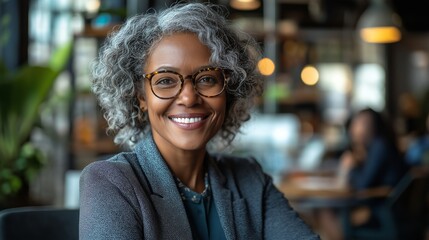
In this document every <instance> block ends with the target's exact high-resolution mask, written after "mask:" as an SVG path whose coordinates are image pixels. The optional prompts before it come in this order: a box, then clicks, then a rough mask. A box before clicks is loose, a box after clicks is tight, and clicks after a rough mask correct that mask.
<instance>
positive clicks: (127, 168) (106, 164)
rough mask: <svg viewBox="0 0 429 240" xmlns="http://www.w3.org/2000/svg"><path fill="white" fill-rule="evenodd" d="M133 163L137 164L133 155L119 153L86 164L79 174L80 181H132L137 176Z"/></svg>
mask: <svg viewBox="0 0 429 240" xmlns="http://www.w3.org/2000/svg"><path fill="white" fill-rule="evenodd" d="M133 162H137V159H136V156H135V154H134V153H119V154H117V155H115V156H113V157H111V158H108V159H105V160H98V161H95V162H92V163H90V164H88V165H87V166H86V167H85V168H83V170H82V172H81V177H80V178H81V180H82V179H86V180H91V179H100V178H106V179H110V181H113V182H114V181H115V179H116V180H119V179H124V178H126V179H128V180H132V176H135V175H137V174H136V171H137V170H138V169H136V167H135V166H134V165H135V164H133Z"/></svg>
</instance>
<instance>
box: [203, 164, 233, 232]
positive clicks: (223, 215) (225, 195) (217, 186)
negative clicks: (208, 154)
mask: <svg viewBox="0 0 429 240" xmlns="http://www.w3.org/2000/svg"><path fill="white" fill-rule="evenodd" d="M209 176H210V185H211V187H212V190H213V191H212V194H213V200H214V203H215V205H216V210H217V212H218V214H219V220H220V223H221V225H222V227H223V230H224V233H225V237H226V239H229V240H235V239H237V237H236V231H235V222H234V214H233V207H232V192H231V191H230V190H229V189H228V188H226V187H225V183H226V179H225V176H224V175H223V174H222V173H221V172H220V170H219V169H218V168H217V166H216V163H215V161H214V160H213V159H212V158H209Z"/></svg>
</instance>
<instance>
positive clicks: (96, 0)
mask: <svg viewBox="0 0 429 240" xmlns="http://www.w3.org/2000/svg"><path fill="white" fill-rule="evenodd" d="M100 4H101V3H100V0H89V1H87V2H86V11H87V12H88V13H96V12H97V11H98V9H99V8H100Z"/></svg>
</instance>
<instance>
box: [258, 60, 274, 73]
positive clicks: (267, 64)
mask: <svg viewBox="0 0 429 240" xmlns="http://www.w3.org/2000/svg"><path fill="white" fill-rule="evenodd" d="M275 68H276V66H275V65H274V62H273V61H272V60H271V59H269V58H262V59H261V60H259V62H258V70H259V72H260V73H261V74H262V75H265V76H269V75H271V74H273V72H274V70H275Z"/></svg>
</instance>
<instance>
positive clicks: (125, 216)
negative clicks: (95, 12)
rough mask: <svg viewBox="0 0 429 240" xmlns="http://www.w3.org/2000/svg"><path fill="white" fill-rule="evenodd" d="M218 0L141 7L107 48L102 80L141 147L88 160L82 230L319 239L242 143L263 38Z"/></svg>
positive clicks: (111, 112)
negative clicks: (234, 144) (219, 149)
mask: <svg viewBox="0 0 429 240" xmlns="http://www.w3.org/2000/svg"><path fill="white" fill-rule="evenodd" d="M223 13H224V12H223V9H222V8H220V7H217V6H216V5H212V4H199V3H192V4H176V5H174V6H172V7H170V8H168V9H166V10H164V11H162V12H159V13H155V12H154V13H147V14H142V15H137V16H134V17H131V18H130V19H129V20H127V22H126V23H125V24H124V25H123V26H122V27H121V28H120V29H119V30H118V31H117V32H115V33H113V34H112V35H111V36H110V37H109V38H108V39H107V41H106V42H105V45H104V46H103V47H102V49H101V52H100V55H99V58H98V59H97V60H96V62H95V65H94V68H93V78H94V80H93V88H92V89H93V91H94V93H95V95H96V96H97V97H98V100H99V103H100V105H101V107H102V108H103V110H104V111H105V117H106V118H107V122H108V124H109V128H108V129H109V130H110V131H114V132H116V133H117V134H116V137H115V141H116V143H118V144H126V143H129V144H130V145H131V146H132V151H129V152H123V153H120V154H118V155H116V156H114V157H112V158H110V159H108V160H104V161H97V162H94V163H91V164H90V165H88V166H87V167H85V169H84V170H83V171H82V174H81V185H80V189H81V192H80V203H81V205H80V230H79V231H80V239H91V240H96V239H319V237H318V236H317V235H316V234H315V233H313V232H312V230H311V229H310V228H309V227H308V226H307V225H306V224H305V223H304V221H303V220H302V219H301V218H299V216H298V214H297V213H296V212H295V211H294V210H293V209H292V208H291V207H290V205H289V203H288V201H287V199H285V198H284V196H283V194H282V193H280V192H279V191H278V190H277V189H276V187H275V186H274V185H273V182H272V179H271V178H270V177H269V176H268V175H266V174H265V173H264V172H263V171H262V170H261V167H260V166H259V165H258V163H257V162H256V161H255V160H254V159H252V158H238V157H231V156H227V155H225V154H215V153H211V152H208V149H209V147H208V144H209V142H210V143H213V142H216V141H220V142H224V143H225V144H229V143H231V141H232V140H233V139H234V137H235V135H236V134H237V133H238V131H239V129H240V126H241V125H242V123H243V122H244V121H246V120H248V119H249V117H250V110H251V109H252V106H253V104H254V99H255V97H257V96H259V95H260V94H261V92H262V85H263V81H262V80H261V78H260V76H259V74H258V73H257V72H256V70H255V65H256V63H257V60H258V59H259V58H260V56H259V51H260V50H259V49H258V45H257V44H256V42H255V41H254V40H253V39H251V38H249V37H246V36H247V35H246V36H245V35H243V34H241V33H238V32H236V31H235V30H234V29H233V28H232V27H231V26H230V25H229V24H228V22H227V20H226V19H225V18H224V17H223Z"/></svg>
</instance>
